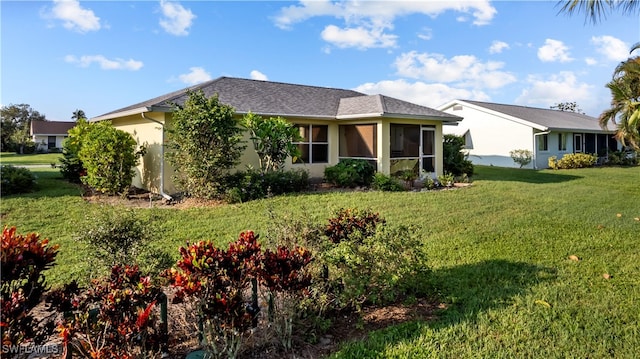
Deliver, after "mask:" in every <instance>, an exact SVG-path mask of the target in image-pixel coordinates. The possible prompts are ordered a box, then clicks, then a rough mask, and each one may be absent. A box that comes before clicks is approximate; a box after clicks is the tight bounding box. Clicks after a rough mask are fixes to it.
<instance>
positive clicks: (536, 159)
mask: <svg viewBox="0 0 640 359" xmlns="http://www.w3.org/2000/svg"><path fill="white" fill-rule="evenodd" d="M549 133H551V131H544V132H538V133H534V134H533V169H534V170H537V169H538V165H537V161H538V156H537V155H536V154H537V153H538V146H537V144H538V141H536V136H540V135H548V134H549Z"/></svg>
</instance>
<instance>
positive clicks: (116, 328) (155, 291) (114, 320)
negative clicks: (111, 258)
mask: <svg viewBox="0 0 640 359" xmlns="http://www.w3.org/2000/svg"><path fill="white" fill-rule="evenodd" d="M160 295H161V291H160V287H158V286H156V285H155V284H154V283H153V282H152V280H151V277H149V276H147V275H144V274H142V273H141V272H140V270H139V269H138V267H137V266H127V265H124V266H123V265H116V266H113V267H112V269H111V275H110V277H108V278H106V279H101V280H94V281H92V282H91V284H90V286H89V288H88V289H86V290H81V289H80V288H78V286H77V284H75V283H70V284H69V285H67V286H65V287H64V288H63V289H60V290H57V291H54V292H53V293H52V294H51V296H50V298H51V299H50V300H49V302H50V304H51V306H52V307H55V308H57V309H58V310H59V311H60V312H62V313H64V314H65V315H64V316H63V319H62V322H61V323H60V324H59V325H58V331H59V333H60V337H61V338H62V345H63V348H64V353H63V357H67V353H68V352H69V350H70V348H72V349H73V350H75V351H76V352H78V353H79V354H81V355H82V356H83V357H85V358H134V357H141V358H142V357H151V355H152V354H154V353H158V352H159V350H160V346H161V343H163V342H166V333H162V332H161V331H160V330H159V329H158V328H157V327H156V323H157V317H156V314H155V313H156V312H154V311H153V308H154V306H155V305H156V303H157V302H158V300H159V299H160Z"/></svg>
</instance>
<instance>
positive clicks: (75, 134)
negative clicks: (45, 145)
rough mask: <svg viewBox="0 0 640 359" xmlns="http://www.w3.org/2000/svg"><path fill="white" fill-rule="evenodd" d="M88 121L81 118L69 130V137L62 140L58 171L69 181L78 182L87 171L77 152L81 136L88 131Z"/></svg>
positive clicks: (80, 144) (80, 145)
mask: <svg viewBox="0 0 640 359" xmlns="http://www.w3.org/2000/svg"><path fill="white" fill-rule="evenodd" d="M89 126H90V125H89V123H88V122H87V120H86V119H84V118H81V119H79V120H78V121H77V122H76V125H75V126H74V127H73V128H71V129H70V130H69V137H67V138H66V139H65V140H64V141H63V142H62V158H60V173H61V174H62V177H64V178H65V179H66V180H67V181H69V182H71V183H80V178H81V177H82V176H86V174H87V172H86V170H85V168H84V165H83V164H82V161H80V157H79V155H78V154H79V153H80V148H81V147H82V143H83V136H84V135H85V134H86V133H87V132H88V131H89V129H90V127H89Z"/></svg>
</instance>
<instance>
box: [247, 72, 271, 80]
mask: <svg viewBox="0 0 640 359" xmlns="http://www.w3.org/2000/svg"><path fill="white" fill-rule="evenodd" d="M251 78H252V79H254V80H261V81H268V80H269V79H268V78H267V75H265V74H263V73H262V72H260V71H258V70H253V71H251Z"/></svg>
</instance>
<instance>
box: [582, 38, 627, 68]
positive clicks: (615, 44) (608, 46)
mask: <svg viewBox="0 0 640 359" xmlns="http://www.w3.org/2000/svg"><path fill="white" fill-rule="evenodd" d="M591 43H592V44H593V45H595V47H596V51H598V52H599V53H600V54H602V55H604V56H605V58H606V59H607V60H610V61H616V62H617V61H624V60H626V59H627V58H629V56H630V55H629V50H631V47H630V46H629V45H627V44H626V43H625V42H624V41H622V40H620V39H618V38H615V37H613V36H608V35H604V36H593V37H591Z"/></svg>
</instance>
